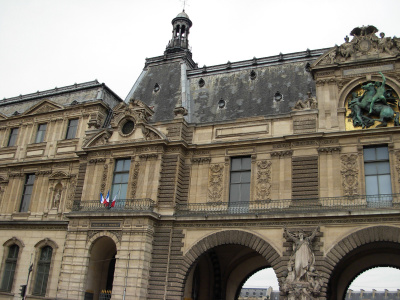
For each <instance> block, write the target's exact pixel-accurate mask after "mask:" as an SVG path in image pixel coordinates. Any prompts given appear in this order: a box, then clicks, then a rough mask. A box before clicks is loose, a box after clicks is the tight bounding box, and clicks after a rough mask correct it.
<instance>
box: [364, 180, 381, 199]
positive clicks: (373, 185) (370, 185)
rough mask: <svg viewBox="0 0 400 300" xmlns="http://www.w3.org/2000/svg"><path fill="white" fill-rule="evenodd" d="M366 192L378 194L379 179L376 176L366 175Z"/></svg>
mask: <svg viewBox="0 0 400 300" xmlns="http://www.w3.org/2000/svg"><path fill="white" fill-rule="evenodd" d="M365 193H366V194H367V195H378V180H377V178H376V176H365Z"/></svg>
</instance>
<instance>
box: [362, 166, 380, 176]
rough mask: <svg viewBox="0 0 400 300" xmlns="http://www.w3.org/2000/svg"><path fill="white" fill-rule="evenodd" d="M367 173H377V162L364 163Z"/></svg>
mask: <svg viewBox="0 0 400 300" xmlns="http://www.w3.org/2000/svg"><path fill="white" fill-rule="evenodd" d="M364 172H365V175H375V174H376V173H377V170H376V164H375V163H366V164H365V165H364Z"/></svg>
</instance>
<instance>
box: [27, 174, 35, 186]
mask: <svg viewBox="0 0 400 300" xmlns="http://www.w3.org/2000/svg"><path fill="white" fill-rule="evenodd" d="M26 177H27V182H26V183H27V184H33V182H34V181H35V174H28V175H27V176H26Z"/></svg>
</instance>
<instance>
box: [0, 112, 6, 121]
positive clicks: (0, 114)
mask: <svg viewBox="0 0 400 300" xmlns="http://www.w3.org/2000/svg"><path fill="white" fill-rule="evenodd" d="M5 119H7V116H6V115H4V114H2V113H1V112H0V120H5Z"/></svg>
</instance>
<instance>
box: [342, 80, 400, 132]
mask: <svg viewBox="0 0 400 300" xmlns="http://www.w3.org/2000/svg"><path fill="white" fill-rule="evenodd" d="M379 74H380V75H381V76H382V82H380V81H376V82H369V83H366V84H364V85H362V86H361V89H362V90H361V92H360V93H357V92H353V93H352V95H351V98H349V99H348V108H349V109H350V110H351V113H350V115H349V116H348V117H349V118H351V119H352V120H353V126H354V127H362V128H369V127H371V126H373V125H374V124H375V122H380V124H378V125H377V126H376V127H386V126H387V124H388V122H390V121H394V126H399V113H398V112H395V111H394V109H395V107H396V106H397V105H398V103H397V102H398V101H397V99H396V98H394V97H393V96H392V93H391V91H390V90H387V89H386V87H385V84H386V78H385V76H384V75H383V74H382V73H381V72H379ZM360 94H361V95H360Z"/></svg>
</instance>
